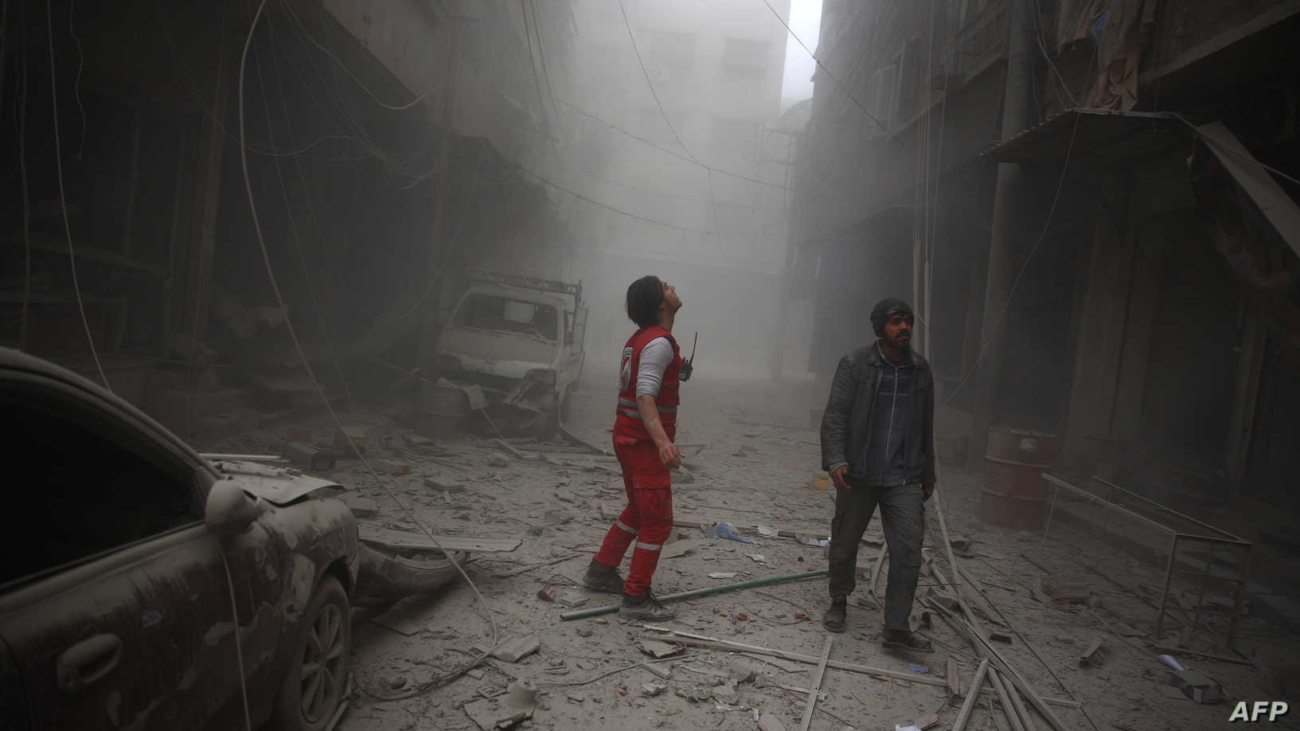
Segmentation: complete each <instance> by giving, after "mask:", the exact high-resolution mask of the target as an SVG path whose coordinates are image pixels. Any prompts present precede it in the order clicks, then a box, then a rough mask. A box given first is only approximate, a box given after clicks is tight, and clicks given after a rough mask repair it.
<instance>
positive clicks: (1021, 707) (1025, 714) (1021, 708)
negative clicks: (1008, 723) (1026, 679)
mask: <svg viewBox="0 0 1300 731" xmlns="http://www.w3.org/2000/svg"><path fill="white" fill-rule="evenodd" d="M1003 685H1004V686H1005V687H1006V689H1007V695H1008V696H1010V697H1011V705H1012V706H1013V707H1015V709H1016V715H1017V716H1020V721H1021V723H1023V724H1025V731H1038V729H1037V727H1035V726H1034V717H1033V716H1032V715H1030V713H1029V709H1028V708H1025V702H1024V701H1023V700H1021V699H1020V691H1018V690H1016V685H1015V683H1003Z"/></svg>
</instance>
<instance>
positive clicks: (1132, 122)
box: [980, 109, 1192, 168]
mask: <svg viewBox="0 0 1300 731" xmlns="http://www.w3.org/2000/svg"><path fill="white" fill-rule="evenodd" d="M1076 123H1077V125H1078V131H1077V132H1076V131H1075V125H1076ZM1072 137H1073V139H1074V146H1073V149H1071V146H1070V140H1071V138H1072ZM1191 147H1192V131H1191V129H1190V128H1189V127H1187V126H1186V125H1185V124H1183V122H1182V121H1180V120H1179V119H1177V118H1176V117H1174V116H1173V115H1171V114H1162V113H1150V112H1119V111H1110V110H1102V109H1071V110H1069V111H1066V112H1062V113H1061V114H1058V115H1057V116H1055V117H1052V118H1051V119H1048V120H1047V121H1045V122H1043V123H1041V124H1039V125H1036V126H1034V127H1030V128H1029V129H1027V130H1025V131H1024V132H1021V133H1020V134H1018V135H1016V136H1015V137H1012V138H1011V139H1009V140H1004V141H1002V142H999V143H998V144H996V145H994V146H993V147H990V148H989V149H987V150H985V151H984V152H983V153H981V154H980V156H981V157H983V158H986V159H991V160H996V161H997V162H1011V163H1018V164H1021V165H1025V166H1028V167H1035V166H1038V167H1043V166H1050V167H1053V168H1059V167H1060V166H1061V164H1062V163H1063V162H1064V161H1065V157H1066V153H1067V151H1068V152H1069V154H1070V158H1071V161H1072V162H1071V165H1074V164H1076V163H1083V164H1090V165H1114V164H1121V165H1122V164H1132V163H1134V162H1137V161H1139V160H1143V159H1146V158H1150V157H1154V156H1157V155H1162V154H1165V153H1169V152H1173V151H1177V150H1182V149H1186V150H1187V151H1190V150H1191Z"/></svg>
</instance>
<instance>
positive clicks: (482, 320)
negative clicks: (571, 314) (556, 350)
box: [456, 294, 559, 340]
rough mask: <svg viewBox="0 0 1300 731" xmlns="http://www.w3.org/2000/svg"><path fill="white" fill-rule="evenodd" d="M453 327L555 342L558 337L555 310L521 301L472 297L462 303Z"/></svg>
mask: <svg viewBox="0 0 1300 731" xmlns="http://www.w3.org/2000/svg"><path fill="white" fill-rule="evenodd" d="M456 325H458V326H460V327H474V328H480V329H483V330H497V331H500V332H510V333H521V334H525V335H533V336H535V337H540V338H544V339H546V340H555V339H556V338H557V337H558V336H559V333H558V332H557V329H558V322H557V318H556V311H555V308H554V307H552V306H551V305H544V304H538V303H536V302H527V301H524V300H517V299H511V298H509V297H498V296H493V295H486V294H473V295H470V296H469V297H467V298H466V299H465V302H464V304H462V305H461V307H460V313H459V314H458V315H457V317H456Z"/></svg>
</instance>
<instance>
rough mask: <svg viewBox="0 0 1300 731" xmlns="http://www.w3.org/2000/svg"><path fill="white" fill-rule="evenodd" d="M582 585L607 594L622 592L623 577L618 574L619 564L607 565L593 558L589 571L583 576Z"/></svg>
mask: <svg viewBox="0 0 1300 731" xmlns="http://www.w3.org/2000/svg"><path fill="white" fill-rule="evenodd" d="M582 585H583V586H585V587H587V588H588V589H591V590H592V591H599V592H603V593H605V594H622V593H623V577H622V576H619V575H618V567H617V566H606V565H605V564H603V563H599V562H597V561H596V560H595V559H592V561H591V565H590V566H588V567H587V573H586V574H584V575H583V577H582Z"/></svg>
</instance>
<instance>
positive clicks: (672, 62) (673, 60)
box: [650, 30, 699, 70]
mask: <svg viewBox="0 0 1300 731" xmlns="http://www.w3.org/2000/svg"><path fill="white" fill-rule="evenodd" d="M698 41H699V36H697V35H695V34H693V33H677V32H675V31H667V30H657V31H654V32H652V33H651V34H650V59H651V61H652V62H653V63H654V64H655V65H657V66H663V67H665V68H668V69H674V70H683V69H689V68H691V67H692V66H694V65H695V52H696V46H697V45H698Z"/></svg>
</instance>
